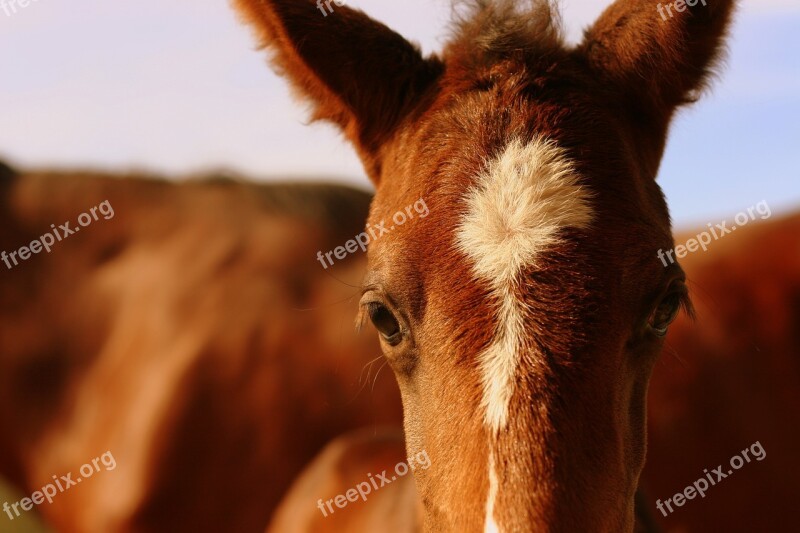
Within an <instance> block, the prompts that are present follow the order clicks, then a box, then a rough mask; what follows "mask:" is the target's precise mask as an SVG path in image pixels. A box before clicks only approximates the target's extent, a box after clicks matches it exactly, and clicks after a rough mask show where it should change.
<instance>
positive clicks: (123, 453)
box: [0, 166, 401, 533]
mask: <svg viewBox="0 0 800 533" xmlns="http://www.w3.org/2000/svg"><path fill="white" fill-rule="evenodd" d="M369 199H370V197H369V195H368V194H366V193H364V192H361V191H357V190H353V189H349V188H346V187H338V186H322V185H269V186H267V185H254V184H245V183H237V182H234V181H231V180H223V179H216V180H205V181H190V182H188V183H182V184H172V183H166V182H162V181H157V180H144V179H135V178H134V177H132V176H124V177H119V176H112V177H108V176H99V175H93V174H88V173H51V172H30V173H27V174H21V175H17V174H16V173H15V172H13V171H12V170H11V169H10V168H8V167H6V166H2V167H0V251H4V252H6V255H5V258H6V260H7V261H8V262H9V263H8V266H7V265H6V264H5V263H2V262H0V426H2V428H3V431H2V433H1V434H0V475H2V476H4V477H6V478H7V479H9V480H10V481H12V482H13V483H14V484H15V485H17V487H18V488H19V489H20V490H21V493H22V496H30V495H31V494H33V493H34V492H35V491H40V490H41V489H42V487H44V486H45V485H47V484H53V483H54V482H55V480H58V479H59V477H60V476H62V475H64V476H66V475H67V474H68V473H72V480H75V479H76V477H79V476H80V474H79V471H78V469H79V468H80V467H81V465H83V464H85V463H90V462H91V461H92V460H93V459H94V458H96V457H99V456H100V454H103V453H105V452H106V451H109V452H111V454H112V455H113V457H114V459H115V460H116V468H115V469H114V470H111V471H102V472H99V473H95V474H94V475H93V476H92V477H91V479H84V480H83V482H82V483H81V484H80V485H79V486H78V485H73V486H71V487H69V488H68V489H67V490H64V491H63V492H60V491H59V492H58V494H57V495H56V496H55V497H54V498H53V503H52V504H50V503H48V502H47V501H44V503H43V504H41V505H38V506H37V509H38V510H39V511H40V512H41V513H42V514H43V515H44V517H45V519H46V520H47V521H48V522H49V523H50V524H52V525H53V526H55V527H56V528H58V529H59V530H61V531H81V532H103V533H107V532H110V531H114V532H116V531H237V532H239V531H241V532H247V531H261V530H263V528H264V525H265V524H266V523H267V521H268V519H269V517H270V514H271V512H272V510H273V508H274V506H275V504H276V503H277V501H278V498H279V497H280V496H281V495H282V494H283V492H284V491H285V489H286V488H287V486H288V485H289V483H290V481H291V480H292V479H293V477H294V476H295V475H296V474H297V472H298V471H299V470H300V469H301V468H302V466H303V465H304V464H305V463H306V462H307V461H308V460H309V459H310V458H311V457H312V456H313V455H314V454H315V453H316V452H317V451H318V450H319V449H320V448H321V447H322V446H323V445H324V444H325V443H327V442H328V441H330V440H331V439H332V438H334V437H335V436H337V435H338V434H340V433H341V432H343V431H346V430H348V429H353V428H358V427H364V426H376V425H383V424H389V423H393V424H394V425H399V424H400V419H401V418H400V406H399V398H398V393H397V391H396V385H395V384H394V382H393V379H392V377H391V373H389V372H385V371H384V372H383V373H382V374H381V375H380V376H378V378H379V379H377V383H375V380H376V376H375V374H376V371H377V369H378V368H379V367H380V366H381V364H382V362H375V361H374V360H375V358H377V357H379V356H380V350H379V348H378V346H377V343H376V342H375V339H374V338H373V336H371V335H361V336H358V337H357V336H355V332H354V328H353V316H354V314H355V308H356V300H357V299H354V298H353V295H354V294H355V291H356V289H355V288H354V287H355V286H357V285H358V283H359V282H360V277H361V275H362V272H363V265H364V257H363V254H359V253H356V254H351V255H350V257H349V258H347V259H345V260H343V261H338V262H337V263H336V264H335V265H334V266H332V267H328V268H327V269H325V268H323V267H322V266H321V265H320V263H318V262H317V260H316V254H317V252H318V251H320V250H321V251H323V252H326V251H328V250H332V249H334V248H335V247H337V246H339V245H342V244H344V243H345V242H346V241H347V240H349V239H352V238H353V237H354V236H355V235H357V234H358V233H360V232H361V231H362V230H363V225H364V220H365V219H366V216H367V209H368V205H369ZM103 202H106V205H108V206H110V207H111V211H113V215H112V216H110V217H108V218H106V217H103V216H99V217H97V220H94V219H93V220H92V221H91V224H90V225H86V226H85V227H84V226H81V225H80V224H79V223H76V221H81V220H82V221H83V222H86V221H87V219H86V217H83V218H79V217H82V213H84V212H85V213H87V216H91V212H90V210H91V208H93V207H95V206H98V205H99V204H101V203H103ZM111 211H109V210H106V211H104V212H105V213H110V212H111ZM66 221H69V224H68V225H67V226H66V228H65V229H64V230H59V227H60V226H61V225H62V224H63V223H65V222H66ZM76 229H77V230H78V231H79V232H75V233H72V234H67V232H74V231H75V230H76ZM54 232H59V234H58V237H61V238H62V240H56V242H55V244H53V245H52V246H50V252H49V253H48V252H47V251H46V250H44V249H40V250H39V253H37V254H30V252H25V251H23V252H22V253H21V254H20V253H19V249H20V248H22V247H25V248H28V249H30V248H34V249H39V248H41V245H36V244H34V245H31V243H32V242H33V241H35V240H36V241H39V242H41V241H40V240H39V239H40V237H41V236H43V235H45V234H46V233H48V234H50V235H51V236H53V239H50V238H46V239H44V240H45V241H47V242H49V240H55V236H54ZM12 251H13V252H14V255H13V256H11V255H9V254H11V252H12ZM15 262H16V263H17V264H15ZM9 266H10V268H9ZM370 362H373V363H374V364H372V365H371V366H370ZM370 370H371V372H370ZM373 390H374V391H375V392H374V393H373ZM54 476H56V478H54ZM0 503H2V502H0ZM8 503H9V504H12V503H13V502H8ZM28 506H30V503H29V504H28ZM16 512H24V511H23V509H22V508H20V507H17V508H16V509H13V508H12V509H11V511H10V514H9V513H7V512H2V513H0V524H3V523H5V521H6V520H11V519H12V518H16ZM2 529H3V526H2V525H0V530H2Z"/></svg>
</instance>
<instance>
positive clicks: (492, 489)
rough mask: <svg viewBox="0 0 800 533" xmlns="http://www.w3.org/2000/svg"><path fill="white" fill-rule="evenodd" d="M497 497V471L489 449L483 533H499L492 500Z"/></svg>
mask: <svg viewBox="0 0 800 533" xmlns="http://www.w3.org/2000/svg"><path fill="white" fill-rule="evenodd" d="M495 498H497V471H495V469H494V456H493V455H492V451H491V449H490V450H489V496H488V497H487V498H486V523H485V525H484V527H483V531H484V533H500V528H498V527H497V522H495V521H494V500H495Z"/></svg>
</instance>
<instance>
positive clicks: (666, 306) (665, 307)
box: [649, 292, 681, 337]
mask: <svg viewBox="0 0 800 533" xmlns="http://www.w3.org/2000/svg"><path fill="white" fill-rule="evenodd" d="M680 309H681V295H680V294H678V293H674V292H673V293H672V294H668V295H666V296H665V297H664V298H663V299H662V300H661V302H660V303H659V304H658V307H656V308H655V310H654V311H653V314H652V315H650V322H649V324H650V327H651V328H652V330H653V332H654V333H655V334H656V335H658V336H659V337H663V336H665V335H666V334H667V329H668V328H669V325H670V324H671V323H672V321H673V320H675V317H677V316H678V311H680Z"/></svg>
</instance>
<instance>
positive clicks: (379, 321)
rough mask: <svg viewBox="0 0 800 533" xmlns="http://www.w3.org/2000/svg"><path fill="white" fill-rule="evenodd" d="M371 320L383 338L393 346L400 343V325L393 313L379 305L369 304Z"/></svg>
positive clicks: (368, 309)
mask: <svg viewBox="0 0 800 533" xmlns="http://www.w3.org/2000/svg"><path fill="white" fill-rule="evenodd" d="M367 311H368V313H369V319H370V320H371V321H372V323H373V324H374V325H375V329H377V330H378V332H380V334H381V335H382V336H383V338H384V339H385V340H386V342H388V343H389V344H391V345H395V344H397V343H399V342H400V324H399V323H398V322H397V319H396V318H395V317H394V315H393V314H392V312H391V311H389V310H388V309H386V307H385V306H383V305H381V304H379V303H374V302H373V303H370V304H367Z"/></svg>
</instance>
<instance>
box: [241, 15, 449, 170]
mask: <svg viewBox="0 0 800 533" xmlns="http://www.w3.org/2000/svg"><path fill="white" fill-rule="evenodd" d="M234 3H235V4H236V6H237V7H238V9H239V11H240V12H241V13H242V14H243V15H244V16H245V18H246V19H247V20H248V21H249V22H250V23H251V24H252V25H253V26H255V28H256V30H257V32H258V34H259V36H260V37H261V39H262V44H263V45H264V46H265V47H267V48H268V49H270V50H271V51H272V52H273V57H272V61H273V64H274V65H275V67H276V68H277V69H278V71H279V72H280V73H281V74H283V75H284V76H286V77H287V78H289V80H290V82H291V84H292V85H293V87H294V88H295V90H296V91H297V92H299V94H300V96H302V97H304V98H306V99H308V100H309V101H310V102H311V104H312V105H313V109H314V115H313V118H314V119H322V120H329V121H332V122H334V123H336V124H338V125H339V127H340V128H342V130H343V131H344V133H345V135H347V137H348V138H349V139H350V141H351V142H352V143H353V144H354V145H355V147H356V149H357V150H358V152H359V155H360V156H361V160H362V161H363V162H364V166H365V168H366V170H367V173H368V174H369V175H370V178H371V179H372V180H373V181H376V182H377V180H378V177H379V174H380V167H381V161H380V148H381V145H382V144H383V142H384V141H385V140H386V139H388V138H389V136H390V135H391V134H392V133H393V132H394V131H395V129H396V128H397V126H398V125H399V124H400V122H401V121H402V120H403V118H404V117H405V116H406V115H407V114H408V113H409V111H410V110H411V109H413V107H414V105H415V104H416V103H417V102H418V101H419V97H420V96H421V95H422V93H423V92H424V91H425V90H426V89H427V88H429V87H430V86H431V85H432V84H433V82H434V81H435V80H436V79H437V78H438V76H439V74H440V73H441V71H442V64H441V62H440V61H438V60H436V59H424V58H423V57H422V55H421V54H420V52H419V50H418V49H417V48H416V47H414V46H413V45H412V44H411V43H409V42H408V41H406V40H405V39H404V38H403V37H402V36H400V35H398V34H397V33H395V32H393V31H392V30H390V29H389V28H387V27H386V26H384V25H383V24H380V23H379V22H376V21H374V20H372V19H371V18H369V17H368V16H366V15H365V14H364V13H362V12H361V11H357V10H354V9H351V8H348V7H346V6H344V5H341V6H340V5H339V4H344V2H342V1H341V0H336V1H335V2H334V1H324V0H322V1H316V2H315V1H314V0H234Z"/></svg>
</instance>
